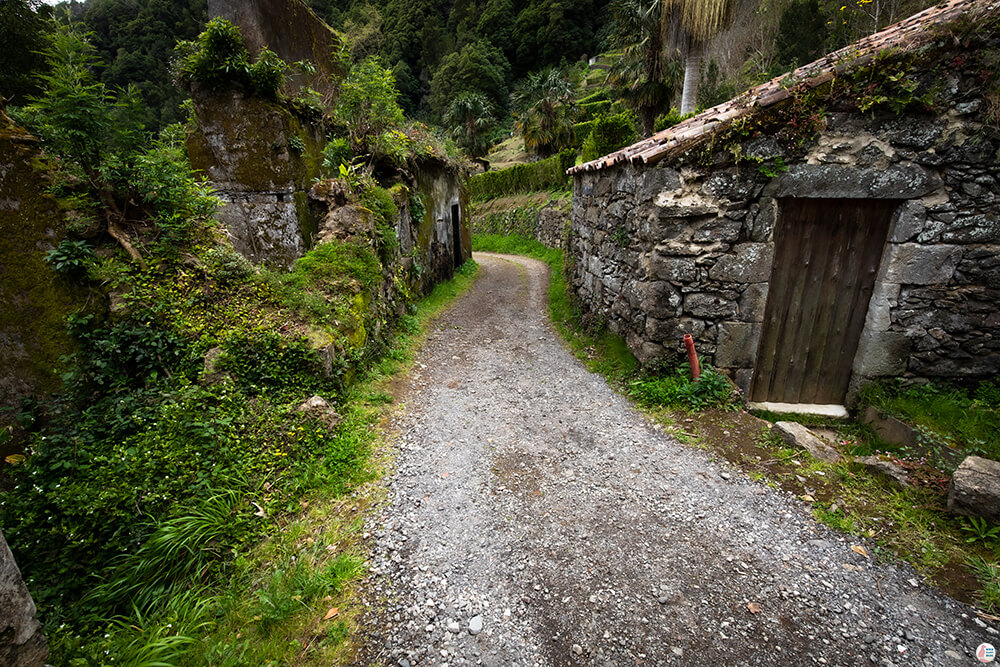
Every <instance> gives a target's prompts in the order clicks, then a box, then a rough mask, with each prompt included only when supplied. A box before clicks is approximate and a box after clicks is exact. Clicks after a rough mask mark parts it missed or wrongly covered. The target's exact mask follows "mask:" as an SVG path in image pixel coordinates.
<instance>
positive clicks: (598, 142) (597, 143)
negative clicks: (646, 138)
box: [582, 112, 636, 162]
mask: <svg viewBox="0 0 1000 667" xmlns="http://www.w3.org/2000/svg"><path fill="white" fill-rule="evenodd" d="M635 140H636V131H635V120H634V116H633V114H631V113H627V112H626V113H620V114H616V115H614V116H602V117H601V118H598V119H597V120H595V121H594V125H593V127H592V128H591V132H590V136H588V137H587V140H586V141H585V142H584V143H583V151H582V153H583V161H584V162H590V161H591V160H596V159H597V158H599V157H601V156H603V155H607V154H608V153H611V152H613V151H615V150H618V149H619V148H622V147H624V146H628V145H629V144H631V143H632V142H634V141H635Z"/></svg>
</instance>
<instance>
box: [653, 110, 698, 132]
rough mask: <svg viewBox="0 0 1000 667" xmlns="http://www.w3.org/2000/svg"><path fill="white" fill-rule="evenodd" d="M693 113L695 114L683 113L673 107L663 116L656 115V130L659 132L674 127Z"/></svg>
mask: <svg viewBox="0 0 1000 667" xmlns="http://www.w3.org/2000/svg"><path fill="white" fill-rule="evenodd" d="M693 115H694V114H693V113H687V114H682V113H681V112H680V111H678V110H677V109H671V110H670V111H668V112H667V113H665V114H663V115H662V116H657V117H656V131H657V132H659V131H661V130H665V129H667V128H668V127H673V126H674V125H676V124H677V123H680V122H681V121H683V120H687V119H688V118H690V117H691V116H693Z"/></svg>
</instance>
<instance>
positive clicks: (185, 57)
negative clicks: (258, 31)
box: [176, 18, 288, 99]
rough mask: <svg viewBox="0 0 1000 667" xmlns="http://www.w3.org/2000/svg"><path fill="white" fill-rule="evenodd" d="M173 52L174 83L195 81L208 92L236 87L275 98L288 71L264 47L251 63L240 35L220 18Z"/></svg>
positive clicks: (234, 27)
mask: <svg viewBox="0 0 1000 667" xmlns="http://www.w3.org/2000/svg"><path fill="white" fill-rule="evenodd" d="M176 51H177V54H178V56H179V57H178V64H177V72H176V76H177V79H178V81H179V82H181V83H184V84H190V83H191V82H194V81H197V82H198V83H200V84H202V85H204V86H207V87H208V88H210V89H211V90H222V89H225V88H228V87H230V86H233V85H239V86H244V87H245V88H247V89H248V90H249V91H250V92H252V93H253V94H255V95H258V96H260V97H264V98H267V99H275V98H276V97H277V96H278V91H279V89H280V88H281V84H282V83H283V82H284V80H285V72H286V71H287V70H288V65H287V64H286V63H285V62H284V61H283V60H282V59H281V58H279V57H278V55H277V54H275V53H274V52H273V51H271V50H270V49H267V48H265V49H263V50H262V51H261V52H260V55H259V56H258V57H257V61H256V62H253V63H251V60H250V53H249V51H247V47H246V45H245V44H244V42H243V33H241V32H240V29H239V28H238V27H236V26H235V25H233V24H232V23H230V22H229V21H227V20H226V19H223V18H214V19H212V20H211V21H209V22H208V24H207V25H206V26H205V30H204V31H203V32H202V33H201V34H200V35H198V38H197V39H195V40H194V41H191V42H179V43H178V44H177V47H176Z"/></svg>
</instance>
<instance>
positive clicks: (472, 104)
mask: <svg viewBox="0 0 1000 667" xmlns="http://www.w3.org/2000/svg"><path fill="white" fill-rule="evenodd" d="M493 121H494V116H493V105H492V104H491V103H490V101H489V100H488V99H486V96H484V95H482V94H480V93H463V94H462V95H459V96H458V97H456V98H455V99H454V100H452V103H451V104H450V105H448V108H447V109H446V110H445V113H444V122H445V123H447V124H449V125H451V126H452V131H451V133H452V138H454V139H455V141H456V142H458V144H459V145H460V146H461V147H462V148H464V149H465V151H466V152H467V153H468V154H469V156H470V157H472V158H481V157H483V156H484V155H486V153H488V152H489V150H490V140H489V136H488V131H489V128H490V126H491V125H492V124H493Z"/></svg>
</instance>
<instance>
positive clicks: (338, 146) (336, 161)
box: [323, 138, 354, 176]
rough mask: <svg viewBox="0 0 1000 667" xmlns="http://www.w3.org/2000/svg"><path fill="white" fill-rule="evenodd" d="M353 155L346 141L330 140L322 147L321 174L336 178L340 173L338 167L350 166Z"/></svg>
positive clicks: (339, 139)
mask: <svg viewBox="0 0 1000 667" xmlns="http://www.w3.org/2000/svg"><path fill="white" fill-rule="evenodd" d="M353 157H354V154H353V153H351V144H350V143H349V142H348V141H347V139H341V138H336V139H330V140H329V141H327V142H326V146H324V147H323V173H324V174H325V175H327V176H336V175H337V174H339V173H340V165H342V164H345V165H346V164H350V163H351V159H352V158H353Z"/></svg>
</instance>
